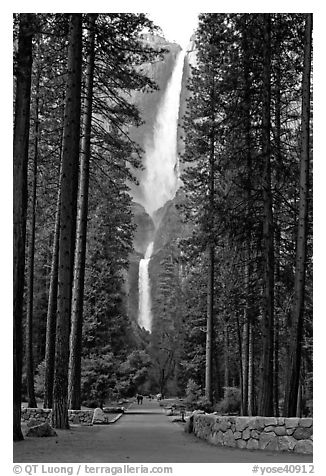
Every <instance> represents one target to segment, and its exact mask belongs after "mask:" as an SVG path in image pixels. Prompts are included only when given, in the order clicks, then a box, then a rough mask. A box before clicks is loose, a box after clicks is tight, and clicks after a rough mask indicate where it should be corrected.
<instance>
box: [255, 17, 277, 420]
mask: <svg viewBox="0 0 326 476" xmlns="http://www.w3.org/2000/svg"><path fill="white" fill-rule="evenodd" d="M262 26H263V32H264V39H263V104H262V159H263V161H264V170H263V202H264V226H263V242H264V243H263V250H264V251H263V253H264V255H263V258H264V264H263V266H264V278H263V288H264V289H263V291H264V298H263V299H264V305H263V316H262V359H261V368H260V395H259V405H258V413H259V415H263V416H271V415H272V414H273V341H274V334H273V332H274V329H273V325H274V237H273V210H272V190H271V146H270V128H271V118H270V108H271V19H270V14H268V13H264V14H262Z"/></svg>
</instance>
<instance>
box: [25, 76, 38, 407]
mask: <svg viewBox="0 0 326 476" xmlns="http://www.w3.org/2000/svg"><path fill="white" fill-rule="evenodd" d="M39 90H40V71H39V68H38V70H37V73H36V91H35V130H34V157H33V164H32V193H31V201H32V203H31V224H30V228H31V230H30V240H29V246H28V263H27V313H26V384H27V396H28V406H29V407H30V408H36V407H37V405H36V398H35V391H34V357H33V297H34V253H35V213H36V191H37V162H38V140H39Z"/></svg>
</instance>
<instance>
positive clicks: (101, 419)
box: [92, 408, 106, 425]
mask: <svg viewBox="0 0 326 476" xmlns="http://www.w3.org/2000/svg"><path fill="white" fill-rule="evenodd" d="M92 423H93V425H96V424H101V423H106V418H105V413H104V412H103V410H102V408H95V410H94V413H93V420H92Z"/></svg>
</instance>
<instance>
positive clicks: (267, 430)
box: [264, 425, 275, 433]
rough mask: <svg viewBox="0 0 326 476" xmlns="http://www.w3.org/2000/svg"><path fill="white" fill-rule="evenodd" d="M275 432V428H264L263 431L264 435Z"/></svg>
mask: <svg viewBox="0 0 326 476" xmlns="http://www.w3.org/2000/svg"><path fill="white" fill-rule="evenodd" d="M274 430H275V426H270V425H269V426H266V427H265V429H264V432H265V433H270V432H271V431H274Z"/></svg>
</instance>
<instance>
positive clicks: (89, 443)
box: [13, 399, 312, 464]
mask: <svg viewBox="0 0 326 476" xmlns="http://www.w3.org/2000/svg"><path fill="white" fill-rule="evenodd" d="M56 431H57V433H58V436H57V437H51V438H27V437H26V438H25V440H24V441H19V442H15V443H14V455H13V461H14V462H15V463H28V462H34V463H128V462H129V463H168V462H169V463H275V464H277V463H297V464H298V463H308V462H312V456H309V455H298V454H292V453H280V452H269V451H261V450H257V451H249V450H240V449H236V448H226V447H217V446H213V445H210V444H208V443H206V442H205V441H202V440H200V439H198V438H196V437H195V436H194V435H193V434H187V433H185V432H184V431H183V427H182V425H181V424H178V423H172V422H171V419H170V418H168V417H167V416H166V415H165V413H164V412H163V410H162V408H161V407H159V405H158V403H157V402H156V401H149V400H147V399H145V401H144V404H143V405H139V406H138V405H137V403H136V404H135V403H134V404H133V405H132V406H131V407H130V408H129V409H128V411H127V413H126V414H124V415H123V416H122V417H121V418H120V419H119V420H118V421H117V422H116V423H114V424H111V425H103V426H100V425H96V426H71V429H70V430H56Z"/></svg>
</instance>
